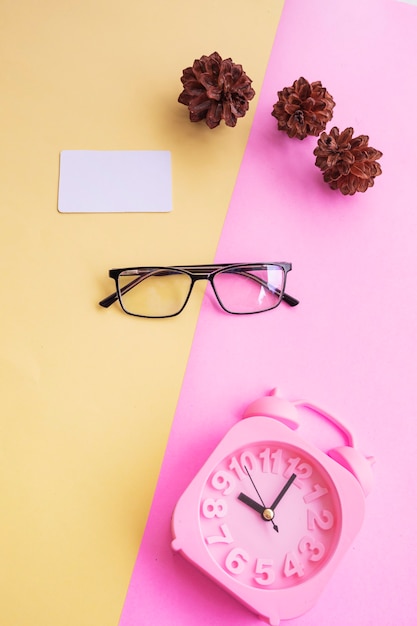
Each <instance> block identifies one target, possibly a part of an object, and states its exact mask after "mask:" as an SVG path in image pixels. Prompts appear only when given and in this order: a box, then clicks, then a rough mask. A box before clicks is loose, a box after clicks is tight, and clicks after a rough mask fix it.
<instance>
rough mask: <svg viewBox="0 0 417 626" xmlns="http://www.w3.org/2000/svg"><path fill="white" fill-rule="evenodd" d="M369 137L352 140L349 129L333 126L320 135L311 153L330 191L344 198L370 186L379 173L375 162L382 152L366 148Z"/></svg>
mask: <svg viewBox="0 0 417 626" xmlns="http://www.w3.org/2000/svg"><path fill="white" fill-rule="evenodd" d="M368 141H369V137H368V136H367V135H358V137H353V128H346V129H345V130H344V131H343V132H341V133H340V132H339V129H338V128H337V127H336V126H335V127H334V128H332V129H331V131H330V133H329V134H327V133H322V134H321V135H320V138H319V140H318V143H317V147H316V148H315V150H314V155H315V156H316V165H317V167H319V168H320V169H321V171H322V172H323V179H324V181H325V182H326V183H328V184H329V185H330V187H331V188H332V189H339V191H341V192H342V193H343V195H345V196H348V195H349V196H353V194H354V193H356V192H357V191H362V192H364V191H366V190H367V189H368V187H373V185H374V179H375V176H379V175H380V174H382V169H381V166H380V164H379V163H378V162H377V159H380V158H381V157H382V152H380V151H379V150H375V148H371V147H370V146H368Z"/></svg>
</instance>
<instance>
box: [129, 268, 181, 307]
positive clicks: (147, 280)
mask: <svg viewBox="0 0 417 626" xmlns="http://www.w3.org/2000/svg"><path fill="white" fill-rule="evenodd" d="M135 279H136V280H135ZM191 284H192V280H191V277H190V276H189V275H188V274H185V273H183V272H177V271H175V270H170V273H169V274H167V272H166V270H162V269H161V270H155V271H154V272H152V273H151V274H146V276H145V277H144V278H142V277H139V278H138V277H137V275H136V276H135V275H133V274H132V273H131V272H129V271H128V270H127V271H125V272H122V273H121V274H120V275H119V297H120V301H121V304H122V307H123V308H124V310H125V311H126V312H127V313H131V314H133V315H140V316H143V317H168V316H171V315H176V314H177V313H179V312H180V311H181V309H182V308H183V306H184V304H185V302H186V301H187V298H188V296H189V293H190V289H191ZM132 285H133V286H132Z"/></svg>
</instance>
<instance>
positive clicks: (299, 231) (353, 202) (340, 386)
mask: <svg viewBox="0 0 417 626" xmlns="http://www.w3.org/2000/svg"><path fill="white" fill-rule="evenodd" d="M260 10H261V7H260ZM416 33H417V9H416V8H415V7H413V6H409V5H406V4H402V3H398V2H395V1H389V0H366V1H365V0H350V1H349V2H343V3H342V2H335V0H287V2H286V6H285V8H284V12H283V15H282V18H281V21H280V24H279V27H278V32H277V37H276V41H275V44H274V47H273V51H272V54H271V58H270V62H269V65H268V69H267V73H266V77H265V82H264V85H263V88H262V92H261V94H260V100H259V103H258V108H257V112H256V115H255V120H254V124H253V128H252V131H251V134H250V137H249V142H248V145H247V149H246V152H245V155H244V159H243V162H242V166H241V169H240V173H239V177H238V180H237V184H236V187H235V191H234V194H233V198H232V201H231V205H230V209H229V212H228V215H227V219H226V222H225V225H224V229H223V232H222V236H221V240H220V242H219V246H218V252H217V260H218V261H225V262H229V261H250V260H254V261H255V260H261V261H262V260H265V261H267V260H287V261H291V262H292V263H293V268H294V269H293V271H292V272H291V274H290V275H289V280H288V292H289V293H291V294H293V295H294V296H296V297H298V298H299V299H300V301H301V303H300V305H299V306H298V307H297V308H295V309H290V308H289V307H286V306H285V305H284V304H283V305H281V307H280V309H278V310H277V311H273V312H270V313H266V314H263V315H259V316H252V317H251V316H249V317H241V318H240V317H234V318H232V317H230V316H227V315H226V314H222V313H221V312H220V311H219V309H218V308H217V306H216V304H215V303H214V302H213V299H212V297H211V296H210V295H209V293H208V295H207V297H206V299H205V302H204V304H203V308H202V311H201V316H200V319H199V323H198V327H197V331H196V335H195V338H194V342H193V346H192V351H191V354H190V358H189V364H188V368H187V372H186V376H185V379H184V383H183V387H182V391H181V395H180V399H179V403H178V407H177V411H176V415H175V418H174V423H173V427H172V432H171V435H170V439H169V443H168V447H167V451H166V456H165V460H164V464H163V467H162V470H161V474H160V479H159V482H158V486H157V489H156V493H155V498H154V502H153V506H152V510H151V513H150V516H149V521H148V525H147V528H146V531H145V535H144V538H143V541H142V545H141V548H140V551H139V555H138V559H137V563H136V566H135V569H134V572H133V576H132V580H131V585H130V588H129V590H128V595H127V598H126V604H125V607H124V610H123V613H122V617H121V621H120V624H121V626H133V625H137V624H156V625H157V626H171V625H175V626H188V625H191V624H193V625H194V624H196V623H198V624H199V626H206V625H207V626H208V625H210V626H216V625H218V626H220V625H221V626H224V625H225V624H227V625H228V626H238V625H239V626H256V625H257V624H258V623H259V622H258V619H257V618H256V617H255V616H254V615H252V614H251V613H250V612H248V611H247V610H246V609H244V608H243V607H241V606H240V605H239V604H238V603H237V602H236V601H235V600H233V599H232V598H230V597H229V596H228V595H227V594H226V593H224V592H223V591H221V590H220V589H218V588H217V587H216V585H215V584H213V583H212V582H211V581H209V580H208V579H206V578H205V577H204V576H203V575H201V574H200V573H199V572H197V571H196V570H195V569H194V568H193V567H192V566H190V565H189V564H188V563H186V562H185V560H184V559H182V558H181V557H179V556H174V555H173V554H172V553H171V550H170V517H171V513H172V510H173V508H174V505H175V503H176V501H177V499H178V497H179V496H180V494H181V493H182V491H183V490H184V488H185V487H186V485H187V484H188V483H189V481H190V480H191V478H192V477H193V475H194V474H195V472H196V471H197V469H198V468H199V467H200V465H201V464H202V462H203V461H204V460H205V458H206V457H207V456H208V455H209V453H210V451H211V450H212V449H213V447H214V446H215V445H216V443H217V442H218V441H219V440H220V439H221V438H222V436H223V435H224V434H225V432H226V431H227V430H228V429H229V428H230V427H231V426H232V425H233V424H234V423H235V422H236V420H238V419H239V417H240V415H241V412H242V410H243V409H244V407H245V406H246V405H247V404H248V403H250V402H251V401H252V400H254V399H255V398H257V397H259V396H260V395H263V394H264V393H266V392H267V391H269V390H270V389H271V388H272V387H274V386H276V385H278V386H279V387H280V388H281V390H282V391H283V392H284V393H285V394H286V395H287V397H290V398H293V399H295V398H299V397H303V398H308V399H309V400H310V401H312V402H315V403H316V404H319V405H321V406H322V407H323V408H326V409H327V410H328V411H330V412H333V413H335V414H336V415H337V416H338V417H339V418H340V419H342V420H344V421H346V422H347V423H348V424H349V426H350V427H351V428H352V430H353V431H354V433H355V435H356V439H357V441H358V443H359V447H360V448H362V449H363V450H364V451H365V452H366V453H368V454H373V455H374V456H375V457H376V458H377V465H376V467H375V474H376V484H375V488H374V491H373V492H372V493H371V494H370V496H369V497H368V500H367V505H368V507H367V515H366V520H365V524H364V526H363V528H362V530H361V533H360V535H359V536H358V537H357V539H356V541H355V543H354V545H353V546H352V548H351V549H350V550H349V552H348V554H347V555H346V557H345V559H344V560H343V562H342V564H341V565H340V567H339V568H338V570H337V572H336V574H335V576H334V577H333V579H332V581H331V582H330V584H329V585H328V586H327V588H326V589H325V591H324V592H323V594H322V596H321V597H320V600H319V602H318V604H317V605H316V607H315V608H314V609H313V610H312V611H310V612H309V613H308V614H306V615H305V616H303V617H301V618H298V619H296V620H293V621H292V622H291V623H292V624H294V626H301V625H308V626H319V625H320V626H323V625H325V624H329V625H332V626H333V625H334V624H337V625H338V626H348V625H349V626H351V625H352V624H359V625H360V626H366V625H370V626H376V625H378V626H388V625H389V626H392V625H393V624H395V625H396V626H400V625H404V626H405V625H406V626H409V625H410V624H414V623H416V617H415V608H416V600H415V592H416V587H415V576H416V572H417V567H416V561H417V531H416V528H417V506H416V502H417V487H416V485H417V481H416V479H415V477H414V473H415V472H414V466H415V462H416V456H417V454H416V453H417V445H416V441H417V420H416V407H417V397H416V396H417V392H416V389H417V384H416V383H417V377H416V366H415V359H416V348H417V339H416V322H417V313H416V311H417V250H416V238H417V237H416V233H417V209H416V204H417V202H416V192H415V189H416V156H417V125H416V123H415V103H416V96H417V72H416V71H415V70H416V67H415V66H416V59H417V37H416ZM300 75H303V76H305V77H306V78H308V79H309V80H321V81H322V83H323V84H324V85H325V86H326V87H327V88H328V89H329V91H330V92H331V93H332V95H333V97H334V98H335V100H336V103H337V104H336V108H335V111H334V119H333V123H334V124H335V125H337V126H339V127H340V128H341V129H342V128H345V127H346V126H353V127H354V128H355V131H356V134H360V133H365V134H368V135H370V144H371V145H373V146H374V147H376V148H378V149H380V150H382V151H383V153H384V156H383V158H382V159H381V164H382V168H383V175H382V176H381V177H379V178H378V179H377V180H376V183H375V187H374V188H373V189H370V190H369V191H368V192H367V193H365V194H357V195H356V196H353V197H343V196H342V195H341V194H339V193H338V192H333V191H331V190H330V189H328V188H327V187H326V186H325V185H324V184H323V183H322V181H321V174H320V172H319V171H318V169H317V168H316V167H315V166H314V156H313V154H312V151H313V148H314V146H315V142H316V140H315V139H314V138H311V139H306V140H305V141H302V142H301V141H298V140H290V139H288V138H287V137H286V136H285V135H284V134H283V133H278V132H277V131H276V124H275V120H274V119H273V118H272V117H271V109H272V105H273V103H274V102H275V101H276V92H277V90H278V89H280V88H282V87H283V86H285V85H289V84H291V83H292V82H293V80H294V79H295V78H298V77H299V76H300ZM331 125H332V124H330V126H329V127H331ZM231 140H232V138H231ZM201 236H203V234H201ZM198 261H200V260H196V262H198ZM201 261H202V260H201Z"/></svg>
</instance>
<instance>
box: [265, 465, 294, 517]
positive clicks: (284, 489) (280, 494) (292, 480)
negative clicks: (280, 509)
mask: <svg viewBox="0 0 417 626" xmlns="http://www.w3.org/2000/svg"><path fill="white" fill-rule="evenodd" d="M296 478H297V475H296V474H291V477H290V478H289V479H288V480H287V482H286V483H285V485H284V486H283V488H282V489H281V491H280V492H279V494H278V495H277V497H276V498H275V500H274V501H273V503H272V504H271V506H270V507H269V508H270V509H272V510H273V511H274V510H275V509H276V507H277V506H278V504H279V503H280V502H281V500H282V498H283V497H284V496H285V494H286V493H287V491H288V489H289V488H290V487H291V485H292V484H293V482H294V480H295V479H296Z"/></svg>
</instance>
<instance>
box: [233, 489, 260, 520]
mask: <svg viewBox="0 0 417 626" xmlns="http://www.w3.org/2000/svg"><path fill="white" fill-rule="evenodd" d="M237 499H238V500H240V501H241V502H244V503H245V504H247V505H248V506H250V507H251V509H253V510H254V511H256V512H257V513H260V514H261V515H262V513H263V512H264V510H265V507H264V506H262V504H259V502H256V500H252V498H250V497H249V496H247V495H245V494H244V493H240V494H239V495H238V497H237Z"/></svg>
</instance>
